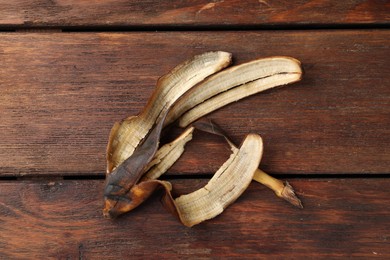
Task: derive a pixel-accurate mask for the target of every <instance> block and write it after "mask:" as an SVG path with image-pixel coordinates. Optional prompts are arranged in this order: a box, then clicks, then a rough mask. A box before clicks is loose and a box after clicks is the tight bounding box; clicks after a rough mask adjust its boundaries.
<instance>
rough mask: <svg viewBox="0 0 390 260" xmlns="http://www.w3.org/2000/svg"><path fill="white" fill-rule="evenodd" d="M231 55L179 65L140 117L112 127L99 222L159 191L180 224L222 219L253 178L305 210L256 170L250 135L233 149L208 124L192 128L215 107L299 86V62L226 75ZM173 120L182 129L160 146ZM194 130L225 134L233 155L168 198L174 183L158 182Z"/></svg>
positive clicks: (269, 63) (270, 63) (285, 187)
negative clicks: (190, 188)
mask: <svg viewBox="0 0 390 260" xmlns="http://www.w3.org/2000/svg"><path fill="white" fill-rule="evenodd" d="M231 57H232V55H231V54H230V53H226V52H221V51H218V52H207V53H204V54H201V55H197V56H195V57H194V58H192V59H190V60H188V61H186V62H184V63H182V64H180V65H178V66H177V67H176V68H174V69H173V70H172V71H171V72H170V73H168V74H167V75H165V76H163V77H162V78H160V79H159V81H158V83H157V88H156V90H155V91H154V92H153V94H152V96H151V98H150V99H149V102H148V104H147V105H146V107H145V108H144V109H143V111H142V112H141V113H140V114H139V115H137V116H131V117H129V118H127V119H125V120H123V121H122V122H120V123H115V125H114V127H113V128H112V130H111V133H110V137H109V142H108V145H107V151H106V152H107V178H106V185H105V190H104V201H105V206H104V209H103V214H104V216H106V217H108V218H115V217H117V216H119V215H121V214H123V213H125V212H128V211H130V210H132V209H134V208H135V207H137V206H138V205H140V204H141V203H142V202H143V201H145V200H146V199H147V198H148V197H149V196H150V195H151V194H152V193H153V192H154V191H155V190H156V189H158V188H163V189H164V190H165V195H164V197H163V200H162V201H163V203H164V205H165V206H166V208H167V209H168V210H169V211H170V212H172V214H174V215H175V216H176V217H177V218H178V219H179V220H180V221H181V222H182V223H183V224H184V225H186V226H189V227H190V226H193V225H195V224H198V223H200V222H202V221H204V220H207V219H210V218H213V217H215V216H217V215H218V214H220V213H221V212H222V211H223V210H224V209H225V208H226V207H227V206H228V205H230V204H231V203H232V202H233V201H235V200H236V199H237V198H238V196H239V195H240V194H241V193H242V192H244V191H245V189H246V188H247V186H248V185H249V183H250V181H251V180H252V179H253V180H255V181H258V182H260V183H262V184H264V185H265V186H267V187H269V188H271V189H272V190H273V191H274V192H275V194H276V195H277V196H279V197H281V198H283V199H285V200H287V201H289V202H290V203H291V204H293V205H295V206H297V207H302V203H301V202H300V200H299V199H298V197H297V196H296V195H295V193H294V190H293V188H292V187H291V186H290V185H289V184H288V183H287V182H286V183H283V182H282V181H280V180H277V179H275V178H273V177H271V176H269V175H268V174H266V173H265V172H264V171H262V170H260V169H258V166H259V163H260V160H261V155H262V149H263V145H262V140H261V137H260V136H258V135H256V134H249V135H248V136H247V137H246V138H245V140H244V141H243V143H242V145H241V146H240V148H237V147H236V146H235V145H234V144H233V143H232V142H231V141H230V139H229V138H228V137H227V136H226V135H225V134H224V133H222V130H220V129H219V127H218V126H216V125H215V124H213V123H212V122H202V121H199V122H196V123H193V122H195V121H196V120H198V119H199V118H201V117H203V116H204V115H206V114H208V113H210V112H212V111H215V110H216V109H219V108H220V107H222V106H224V105H226V104H229V103H231V102H234V101H237V100H239V99H242V98H244V97H247V96H249V95H253V94H255V93H258V92H261V91H264V90H266V89H269V88H273V87H276V86H281V85H285V84H289V83H293V82H296V81H299V80H300V79H301V75H302V70H301V67H300V62H299V61H298V60H296V59H293V58H290V57H271V58H265V59H258V60H254V61H251V62H248V63H244V64H241V65H238V66H234V67H230V68H227V69H225V68H226V67H227V66H228V65H230V63H231ZM173 122H178V125H179V126H181V127H183V128H184V127H187V126H188V125H190V124H191V123H193V125H192V126H190V127H189V128H187V129H186V130H185V131H184V132H183V133H182V134H181V135H180V136H179V137H178V138H177V139H175V140H174V141H173V142H171V143H168V144H165V145H163V146H162V147H159V139H160V135H161V131H162V129H163V127H165V126H167V125H169V124H171V123H173ZM194 129H199V130H201V131H204V132H208V133H212V134H217V135H220V136H223V137H224V138H225V140H226V141H227V143H228V144H229V145H230V147H231V150H232V155H231V156H230V158H229V159H228V160H227V161H226V162H225V163H224V164H223V165H222V166H221V168H220V169H219V170H218V171H217V172H216V173H215V174H214V176H213V177H212V178H211V180H210V181H209V183H208V184H207V185H206V186H205V187H203V188H201V189H199V190H197V191H195V192H193V193H190V194H187V195H182V196H180V197H178V198H173V197H172V194H171V191H172V185H171V184H170V183H169V182H167V181H161V180H158V178H159V177H160V176H161V175H162V174H163V173H164V172H166V171H167V170H168V169H169V168H170V167H171V166H172V165H173V164H174V163H175V162H176V160H177V159H178V158H179V157H180V156H181V154H182V153H183V152H184V146H185V144H186V143H187V142H188V141H190V140H191V139H192V133H193V131H194Z"/></svg>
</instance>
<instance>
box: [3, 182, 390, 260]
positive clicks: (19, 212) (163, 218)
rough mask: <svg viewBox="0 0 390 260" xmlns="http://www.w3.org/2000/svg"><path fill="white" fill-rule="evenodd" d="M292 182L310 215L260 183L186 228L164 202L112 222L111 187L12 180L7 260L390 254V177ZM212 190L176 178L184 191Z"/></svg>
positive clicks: (6, 195)
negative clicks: (108, 215) (106, 205)
mask: <svg viewBox="0 0 390 260" xmlns="http://www.w3.org/2000/svg"><path fill="white" fill-rule="evenodd" d="M291 182H292V184H293V185H294V187H296V189H297V191H298V193H299V194H300V195H301V197H302V198H303V202H304V204H305V209H303V210H299V209H296V208H293V207H291V206H290V205H288V204H286V203H285V202H283V201H281V200H279V199H278V198H276V197H275V196H274V195H273V194H272V193H271V192H270V191H269V190H267V189H266V188H265V187H263V186H260V185H259V184H257V183H252V184H251V185H250V187H249V189H248V190H247V191H246V192H245V193H244V194H243V195H242V196H241V197H240V198H239V199H238V201H236V202H235V203H234V204H232V205H231V206H230V207H229V208H227V210H226V211H225V212H224V213H223V214H222V215H220V216H218V217H217V218H215V219H212V220H210V221H207V222H205V223H202V224H200V225H197V226H195V227H193V228H186V227H184V226H182V225H181V224H180V223H179V222H178V221H177V220H176V219H175V218H174V217H173V216H171V215H170V214H169V213H168V212H166V211H165V210H164V209H163V207H162V206H161V204H160V202H159V200H158V197H153V198H151V199H150V200H148V201H147V202H146V204H144V205H142V206H141V207H140V208H137V209H136V210H134V211H133V212H131V213H129V214H127V215H126V216H123V217H121V218H119V219H117V220H114V221H110V220H106V219H104V218H103V217H102V213H101V208H102V198H101V197H102V195H101V193H102V187H103V181H92V180H89V181H59V182H57V181H56V182H49V181H42V182H39V181H37V182H26V181H18V182H16V181H9V182H4V181H3V182H2V183H1V189H0V220H1V225H0V232H1V236H0V248H1V250H0V258H2V259H26V258H34V259H47V258H48V257H50V258H55V259H76V258H78V257H79V259H100V258H104V259H125V258H128V257H130V256H131V257H143V258H145V257H147V258H157V257H159V258H161V257H163V258H171V257H179V256H180V257H195V258H199V257H206V258H208V257H214V258H221V257H240V258H241V259H242V258H245V257H246V258H252V259H253V258H257V259H258V258H265V257H272V258H274V257H278V258H289V259H294V258H301V257H310V258H318V257H322V258H328V257H353V256H356V257H362V258H368V257H375V256H376V257H379V258H381V259H388V258H389V257H390V246H389V236H390V233H389V231H390V208H389V196H388V191H389V189H390V179H328V180H326V179H325V180H292V181H291ZM203 184H204V181H201V180H181V181H175V182H174V186H175V187H177V188H178V190H180V191H181V192H189V188H188V187H191V188H192V189H196V188H197V187H200V186H202V185H203Z"/></svg>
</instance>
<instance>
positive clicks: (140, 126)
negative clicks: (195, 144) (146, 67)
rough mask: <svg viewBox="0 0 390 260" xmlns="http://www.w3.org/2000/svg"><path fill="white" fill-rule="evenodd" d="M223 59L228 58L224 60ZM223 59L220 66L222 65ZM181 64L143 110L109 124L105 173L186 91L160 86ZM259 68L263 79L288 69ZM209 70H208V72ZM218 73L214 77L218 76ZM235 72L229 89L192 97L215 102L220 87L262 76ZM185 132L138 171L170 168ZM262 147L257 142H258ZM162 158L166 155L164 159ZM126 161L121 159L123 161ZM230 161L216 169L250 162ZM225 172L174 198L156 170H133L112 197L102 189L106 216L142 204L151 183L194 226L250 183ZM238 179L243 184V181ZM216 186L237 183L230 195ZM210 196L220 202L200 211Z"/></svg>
mask: <svg viewBox="0 0 390 260" xmlns="http://www.w3.org/2000/svg"><path fill="white" fill-rule="evenodd" d="M220 53H222V52H220ZM200 56H201V55H200ZM222 56H225V61H224V62H220V64H219V67H218V68H217V69H216V70H220V69H221V68H223V67H224V66H227V64H229V63H230V58H231V56H230V54H228V55H226V54H225V53H224V54H223V55H222ZM227 56H229V58H228V59H226V57H227ZM226 60H228V62H227V61H226ZM187 63H188V62H187ZM190 63H191V62H190ZM222 63H223V64H224V65H221V64H222ZM244 65H245V64H244ZM236 67H238V66H236ZM244 67H245V66H244ZM249 67H250V66H249ZM271 67H272V66H271ZM182 68H183V65H179V66H178V67H177V69H176V68H175V69H174V71H173V72H174V73H170V74H168V76H166V77H163V80H162V81H159V84H158V88H157V89H156V91H155V93H154V94H153V96H152V97H151V99H150V102H149V103H148V105H147V107H146V108H145V109H144V111H143V112H142V113H141V114H140V115H139V116H136V117H131V118H128V119H126V120H124V121H123V122H122V123H120V124H118V123H117V124H115V125H114V127H113V129H112V131H111V134H110V139H109V144H108V147H107V159H108V167H107V173H110V172H111V171H113V170H115V169H116V167H117V166H118V165H120V163H121V162H123V161H125V159H126V158H127V157H129V156H130V157H131V155H133V152H134V151H135V150H136V149H137V147H138V145H139V143H140V142H141V140H143V139H144V138H145V136H146V135H147V134H148V133H149V132H150V131H151V129H152V127H153V124H155V122H156V121H158V120H159V119H161V115H162V114H166V112H167V111H168V112H170V106H171V105H172V104H173V103H174V101H175V100H177V99H178V98H179V97H180V96H181V95H183V93H184V92H185V91H183V92H182V93H180V94H178V93H177V85H175V84H173V87H171V88H170V89H169V88H168V87H165V86H169V84H168V85H167V82H165V83H164V78H165V79H166V78H169V75H170V76H172V75H175V73H176V72H177V71H180V70H181V69H182ZM236 69H237V68H236ZM250 70H253V69H252V68H251V69H250ZM175 71H176V72H175ZM182 71H183V70H182ZM233 71H234V70H233ZM264 71H266V72H267V73H268V74H270V75H268V76H267V75H266V76H264V75H263V76H264V78H268V77H273V76H278V75H279V74H280V75H282V74H289V73H290V72H289V71H287V72H286V71H284V72H283V70H281V71H282V72H274V71H273V70H272V68H271V69H270V70H269V69H264ZM208 73H210V71H209V72H208ZM229 73H232V71H230V72H229ZM185 74H186V73H184V75H185ZM211 74H212V73H211ZM218 74H223V75H224V74H226V73H223V72H221V73H218ZM218 74H217V75H216V76H218ZM232 74H234V73H232ZM240 74H243V75H244V76H241V77H238V78H240V80H241V81H240V80H239V81H236V82H235V83H234V84H230V85H229V88H228V89H223V87H225V86H224V85H222V88H217V90H216V92H207V93H208V94H207V95H209V96H207V95H206V97H205V99H203V100H202V99H198V101H197V102H199V100H201V103H202V104H201V105H203V104H207V103H208V102H204V101H206V100H211V99H214V101H213V102H209V104H210V103H214V102H218V99H220V98H221V97H223V95H222V96H220V95H219V93H220V92H224V91H226V90H228V91H227V92H229V91H231V90H229V89H232V88H233V90H235V91H237V89H238V88H239V87H240V86H241V87H242V86H243V85H246V84H245V83H247V82H251V81H256V80H261V79H262V78H259V79H253V78H252V77H253V76H252V74H253V71H249V72H248V71H247V72H245V70H244V71H240ZM248 75H249V76H248ZM178 78H179V79H180V78H183V75H182V76H178ZM211 78H212V77H211ZM299 78H300V77H299ZM278 79H280V77H278ZM186 80H187V81H188V80H190V79H189V78H186ZM223 80H225V81H227V82H228V83H229V82H231V78H229V77H226V76H225V78H223V77H222V81H223ZM298 80H299V79H298ZM179 82H180V81H179ZM206 82H207V80H206ZM241 82H244V83H241ZM281 82H283V84H287V83H290V82H285V81H283V80H282V81H281ZM168 83H170V80H168ZM181 83H183V82H181ZM195 84H196V83H195ZM283 84H281V85H283ZM193 85H194V84H193ZM193 85H192V86H193ZM199 85H203V84H199ZM237 85H238V86H237ZM192 86H191V84H189V85H188V89H189V88H191V87H192ZM270 87H273V86H270ZM270 87H266V88H265V89H267V88H270ZM166 89H169V90H168V91H166ZM194 89H195V90H196V89H198V87H195V88H194ZM262 90H264V89H261V90H259V91H262ZM246 91H247V90H246ZM259 91H258V90H256V91H254V92H253V93H256V92H259ZM227 92H225V93H227ZM161 93H165V94H164V95H163V97H161V95H162V94H161ZM210 93H211V94H212V93H214V96H212V95H211V94H210ZM237 93H241V94H242V91H238V92H237ZM243 97H245V94H242V97H240V98H243ZM153 100H154V101H155V102H158V104H157V106H156V103H154V102H153ZM215 100H216V101H215ZM225 100H226V97H225ZM233 101H234V100H233ZM233 101H229V100H228V101H225V103H224V104H227V103H230V102H233ZM153 103H154V104H153ZM192 104H193V105H192V107H193V106H196V103H195V105H194V103H192ZM221 104H223V102H222V103H221ZM224 104H223V105H224ZM223 105H221V106H223ZM156 107H157V108H156ZM199 107H200V106H198V107H197V109H198V111H196V110H194V111H195V112H193V114H194V115H200V114H201V112H202V113H204V114H207V113H209V112H211V111H213V110H215V109H217V108H218V107H215V106H210V105H208V106H204V108H201V109H200V108H199ZM188 108H189V110H191V106H189V107H186V109H187V110H186V111H184V110H183V109H182V110H180V109H179V112H180V111H184V112H187V111H188ZM153 109H154V110H153ZM145 111H146V112H145ZM149 111H152V112H150V113H149ZM184 112H183V113H184ZM183 113H181V114H180V115H182V114H183ZM168 117H169V116H168ZM199 117H200V116H199ZM171 118H174V117H171ZM192 118H194V117H192ZM192 118H190V120H187V121H191V120H193V119H192ZM161 120H162V122H163V121H164V120H163V119H161ZM160 124H161V121H160V123H159V125H160ZM190 132H191V131H189V132H188V134H187V137H184V138H183V139H182V142H179V141H177V144H178V145H177V146H171V147H168V148H167V149H166V151H164V152H163V150H164V149H163V150H162V152H161V153H157V154H155V155H156V157H155V158H154V159H153V160H152V159H151V158H152V157H150V160H149V166H147V167H145V169H143V170H145V171H146V170H147V169H149V170H150V169H152V170H153V169H157V170H156V172H157V173H158V172H160V173H158V174H160V175H161V174H162V173H163V172H165V171H166V170H167V169H168V168H169V167H170V165H171V162H172V161H173V162H174V161H176V160H177V158H178V157H180V155H181V153H182V152H183V150H184V149H181V148H180V147H184V145H185V143H186V142H187V141H189V140H190V139H191V138H190V137H189V136H191V135H192V132H191V133H190ZM250 136H252V135H250ZM188 137H189V138H188ZM249 139H251V138H249ZM252 139H253V138H252ZM174 142H175V141H174ZM252 142H253V141H252ZM260 142H261V138H260ZM157 143H158V141H157ZM244 143H245V142H244ZM157 145H158V144H157ZM261 147H262V145H261ZM156 149H157V148H156ZM232 150H233V151H234V153H233V155H232V157H235V156H234V154H235V151H237V148H235V147H232ZM252 150H255V149H252ZM173 154H174V156H173ZM133 156H134V155H133ZM159 156H162V159H161V158H160V159H158V157H159ZM167 158H168V159H169V160H166V159H167ZM260 158H261V153H260ZM260 158H259V159H258V161H260ZM164 160H166V161H168V163H165V164H164ZM243 160H244V159H240V161H243ZM126 161H127V160H126ZM126 161H125V162H124V163H126ZM169 161H171V162H169ZM229 161H230V159H229V160H228V161H227V162H226V163H225V164H224V165H223V166H222V167H221V169H222V170H221V171H222V173H224V174H225V175H227V173H231V174H233V173H234V172H236V170H237V169H238V170H240V167H242V166H247V165H251V164H250V162H247V161H245V160H244V164H242V165H241V166H240V167H238V166H236V164H235V163H233V162H231V163H230V162H229ZM254 161H256V160H254ZM159 164H161V166H159ZM226 165H229V166H226ZM230 165H233V166H230ZM237 165H239V164H237ZM121 166H122V165H121ZM156 166H157V167H156ZM257 166H258V164H257V165H256V167H255V168H254V169H251V174H250V179H249V182H250V180H251V179H252V178H253V177H254V176H253V175H254V174H256V172H258V171H259V170H257V171H256V169H257ZM126 167H128V165H126ZM122 168H123V167H122ZM232 169H233V170H232ZM218 172H220V171H218ZM218 172H217V173H218ZM224 174H218V176H219V175H220V177H219V178H217V179H218V180H219V181H212V180H213V179H212V180H210V182H209V184H208V185H206V186H205V188H202V189H200V190H199V191H197V192H195V193H191V194H190V195H191V196H187V195H184V196H182V197H180V198H178V199H177V200H173V198H172V196H171V194H170V190H171V185H170V184H169V183H168V182H164V181H159V180H150V179H153V178H157V177H158V175H156V174H154V175H153V174H150V176H148V175H146V176H145V177H144V178H143V179H141V181H139V182H138V181H137V180H139V179H140V178H141V176H142V175H143V172H142V171H141V172H138V173H137V177H134V178H133V179H132V180H129V181H127V183H131V184H128V185H125V183H126V181H123V180H122V181H121V182H120V185H124V186H126V188H124V189H120V193H121V194H120V195H118V194H114V195H112V196H111V194H110V192H111V190H109V189H108V190H109V191H108V192H107V195H108V196H106V206H105V215H106V216H108V217H116V216H118V215H120V214H122V213H124V212H127V211H130V210H131V209H133V208H134V207H136V206H138V205H139V204H140V203H142V202H143V201H144V200H145V199H147V198H148V197H149V196H150V194H152V192H153V191H154V190H155V189H156V188H158V187H159V186H163V187H164V188H165V189H166V191H167V192H166V196H165V197H164V198H165V199H164V201H165V204H166V205H168V208H171V211H172V212H176V215H177V216H178V217H179V219H180V220H181V221H182V223H183V224H184V225H186V226H193V225H195V224H197V223H200V222H201V221H203V220H206V219H209V218H212V217H214V216H216V215H218V214H220V213H221V212H222V211H223V209H224V208H225V207H226V206H227V205H229V204H230V203H232V202H233V201H234V200H235V199H236V198H237V197H238V196H239V194H241V193H242V192H243V191H244V190H245V189H246V187H247V185H248V184H249V182H247V184H246V182H245V183H240V180H235V182H233V183H230V184H229V182H227V179H224V178H222V176H225V175H224ZM114 175H117V174H114ZM124 175H126V174H124ZM235 175H237V174H235ZM117 176H118V175H117ZM227 176H229V175H227ZM245 176H247V175H245ZM264 176H268V175H266V174H265V173H264V172H262V175H261V177H262V178H260V179H262V180H263V181H264ZM108 177H110V175H108ZM135 178H136V179H135ZM114 179H115V178H114ZM228 179H232V177H228ZM258 179H259V178H258ZM245 180H246V179H245ZM137 182H138V183H137ZM214 184H215V185H214ZM237 184H239V185H237ZM243 184H245V185H246V186H245V185H243ZM229 185H230V187H229ZM266 186H268V185H267V184H266ZM111 187H117V186H115V185H113V186H111ZM221 187H229V189H228V190H227V191H232V190H234V188H235V187H237V190H236V192H233V193H231V194H229V192H227V191H226V192H225V193H223V189H221ZM290 187H291V186H290ZM220 190H222V193H218V191H220ZM202 191H203V192H205V191H207V192H209V193H210V195H208V196H206V195H205V194H203V193H202ZM237 191H240V192H237ZM114 192H116V190H114ZM220 192H221V191H220ZM105 194H106V193H105ZM194 194H195V195H194ZM202 194H203V195H204V196H203V195H202ZM110 196H111V197H110ZM193 196H195V197H193ZM221 196H222V197H225V199H226V200H222V201H221V198H222V197H221ZM198 197H199V199H200V201H201V202H198V203H195V204H193V199H195V201H197V199H196V198H198ZM111 198H114V199H113V200H111ZM191 201H192V202H191ZM213 201H215V202H216V203H221V206H220V207H217V206H212V208H213V209H217V210H211V211H207V210H205V211H204V212H202V211H199V208H205V209H206V208H207V207H208V206H210V205H212V204H211V203H212V202H213ZM169 205H170V206H169ZM197 212H198V213H199V212H200V213H199V214H198V215H197Z"/></svg>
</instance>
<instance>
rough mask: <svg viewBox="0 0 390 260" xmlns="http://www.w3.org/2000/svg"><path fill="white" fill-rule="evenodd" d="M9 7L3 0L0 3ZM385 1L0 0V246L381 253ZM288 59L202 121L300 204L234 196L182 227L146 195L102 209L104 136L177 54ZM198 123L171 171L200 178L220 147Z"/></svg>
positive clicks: (384, 236)
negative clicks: (112, 211) (253, 141)
mask: <svg viewBox="0 0 390 260" xmlns="http://www.w3.org/2000/svg"><path fill="white" fill-rule="evenodd" d="M9 2H11V3H9ZM389 24H390V4H389V2H388V1H227V0H225V1H212V2H207V1H203V0H195V1H177V0H176V1H153V0H151V1H137V0H134V1H125V0H119V1H108V0H102V1H65V0H61V1H34V0H27V1H21V0H15V1H0V30H1V32H0V90H1V92H0V93H1V95H0V112H1V120H0V133H1V137H2V138H1V140H0V158H1V160H0V258H1V259H47V258H52V259H77V258H78V259H126V258H134V257H138V258H157V257H163V258H195V259H197V258H222V257H228V258H235V257H237V258H239V259H243V258H303V257H309V258H318V257H320V258H329V257H343V258H345V257H351V256H357V257H362V258H364V259H366V258H368V257H377V258H380V259H386V258H387V259H389V258H390V242H389V240H390V206H389V202H390V199H389V197H390V196H389V195H390V193H389V189H390V179H389V176H390V175H389V174H390V85H389V81H390V70H389V69H390V47H389V46H390V31H389V30H388V29H389ZM209 50H224V51H229V52H232V53H233V55H234V62H235V63H236V64H239V63H241V62H245V61H249V60H252V59H254V58H259V57H267V56H274V55H287V56H292V57H295V58H297V59H299V60H301V61H302V64H303V68H304V71H305V75H304V77H303V80H302V81H301V82H299V83H296V84H293V85H291V86H288V87H283V88H277V89H274V90H270V91H267V92H264V93H260V94H257V95H255V96H252V97H250V98H247V99H244V100H242V101H240V102H237V103H234V104H231V105H229V106H226V107H224V108H222V109H220V110H218V111H216V112H214V113H212V114H211V115H209V117H210V118H211V119H212V120H214V121H215V122H216V123H218V124H219V125H220V126H221V127H223V128H224V129H225V130H226V131H227V132H228V133H229V134H230V135H231V136H232V137H233V139H234V140H236V141H237V142H240V141H241V140H242V139H243V137H244V136H245V135H246V134H247V133H249V132H254V133H259V134H261V136H262V137H263V139H264V143H265V153H264V157H263V160H262V162H261V167H262V168H263V169H264V170H266V171H267V172H269V173H271V174H272V175H273V176H275V177H277V178H280V179H284V180H288V181H289V182H290V183H291V184H292V185H293V186H294V187H295V189H296V191H297V194H298V195H299V196H300V198H302V201H303V203H304V205H305V208H304V209H303V210H299V209H296V208H293V207H292V206H290V205H288V204H287V203H285V202H284V201H282V200H280V199H278V198H277V197H276V196H274V195H273V193H272V192H271V191H270V190H268V189H267V188H265V187H263V186H262V185H260V184H258V183H254V182H253V183H251V184H250V186H249V188H248V190H247V191H246V192H245V193H244V194H243V196H241V197H240V198H239V200H238V201H236V203H235V204H233V205H232V206H230V207H229V208H228V209H227V210H226V211H225V212H224V213H223V214H222V215H220V216H218V217H217V218H215V219H213V220H210V221H207V222H205V223H202V224H200V225H197V226H195V227H193V228H186V227H184V226H182V225H181V224H180V223H179V222H178V221H176V219H174V218H173V217H172V216H171V215H170V214H169V213H167V212H166V211H165V210H164V209H163V207H162V206H161V204H160V202H159V196H158V195H156V196H154V197H153V198H151V199H149V200H148V201H147V202H146V203H145V204H144V205H142V206H140V207H139V208H137V209H136V210H134V211H133V212H131V213H129V214H127V215H126V216H123V217H121V218H119V219H117V220H114V221H109V220H106V219H104V218H103V217H102V213H101V210H102V189H103V185H104V170H105V146H106V143H107V138H108V133H109V131H110V128H111V126H112V125H113V123H114V122H115V121H119V120H120V119H122V118H124V117H127V116H129V115H133V114H137V113H138V112H139V111H140V109H141V108H142V107H143V106H144V104H145V103H146V101H147V99H148V97H149V96H150V94H151V92H152V91H153V89H154V86H155V83H156V81H157V79H158V78H159V77H160V76H161V75H163V74H165V73H167V72H168V71H169V70H170V69H171V68H173V67H174V66H175V65H177V64H179V63H180V62H182V61H184V60H186V59H188V58H189V57H191V56H193V55H196V54H199V53H202V52H205V51H209ZM228 154H229V151H228V149H227V148H226V146H225V145H224V144H223V142H222V141H221V140H219V139H218V138H212V137H205V136H202V135H197V136H196V138H195V140H194V141H193V142H192V143H190V144H189V145H188V147H187V152H186V153H185V155H184V156H183V158H182V159H181V160H180V161H179V162H178V163H176V164H175V165H174V167H173V168H172V169H170V170H169V173H168V174H167V177H165V178H167V179H169V180H170V181H172V183H173V184H174V186H175V187H176V189H177V190H178V191H179V192H180V193H187V192H190V191H192V190H194V189H196V188H199V187H201V186H202V185H204V184H205V183H206V182H207V179H208V178H210V175H211V174H212V173H213V172H215V170H216V169H218V168H219V166H220V165H221V163H222V162H223V161H224V160H225V159H226V158H227V157H228Z"/></svg>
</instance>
